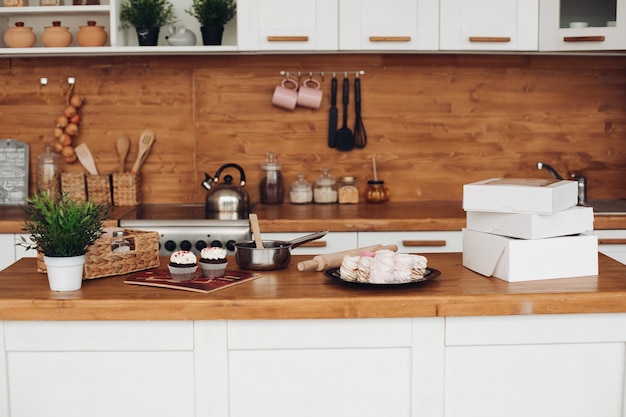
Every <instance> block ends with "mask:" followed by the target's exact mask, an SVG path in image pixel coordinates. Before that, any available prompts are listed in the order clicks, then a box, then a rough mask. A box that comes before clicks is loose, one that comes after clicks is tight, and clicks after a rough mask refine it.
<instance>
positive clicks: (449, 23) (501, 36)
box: [439, 0, 539, 51]
mask: <svg viewBox="0 0 626 417" xmlns="http://www.w3.org/2000/svg"><path fill="white" fill-rule="evenodd" d="M440 13H441V21H440V31H439V33H440V38H439V47H440V49H441V50H484V51H536V50H537V48H538V37H539V0H473V1H466V0H440Z"/></svg>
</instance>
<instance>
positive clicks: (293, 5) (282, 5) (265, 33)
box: [237, 0, 339, 51]
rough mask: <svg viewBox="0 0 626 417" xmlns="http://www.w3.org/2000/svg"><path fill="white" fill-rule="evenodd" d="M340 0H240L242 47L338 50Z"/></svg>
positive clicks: (256, 48)
mask: <svg viewBox="0 0 626 417" xmlns="http://www.w3.org/2000/svg"><path fill="white" fill-rule="evenodd" d="M337 1H338V0H239V1H238V2H237V18H238V33H237V37H238V41H239V50H242V51H320V50H328V51H332V50H337V49H338V29H337V27H338V9H339V6H338V3H337Z"/></svg>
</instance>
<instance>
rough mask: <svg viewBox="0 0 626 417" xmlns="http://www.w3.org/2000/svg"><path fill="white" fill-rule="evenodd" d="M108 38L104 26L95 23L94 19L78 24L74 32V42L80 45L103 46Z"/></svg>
mask: <svg viewBox="0 0 626 417" xmlns="http://www.w3.org/2000/svg"><path fill="white" fill-rule="evenodd" d="M108 38H109V35H108V34H107V33H106V31H105V30H104V26H100V25H97V24H96V21H95V20H88V21H87V25H85V26H80V27H79V30H78V32H76V42H78V44H79V45H80V46H104V45H105V44H106V43H107V39H108Z"/></svg>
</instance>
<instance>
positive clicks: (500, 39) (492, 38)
mask: <svg viewBox="0 0 626 417" xmlns="http://www.w3.org/2000/svg"><path fill="white" fill-rule="evenodd" d="M469 41H470V42H502V43H506V42H511V38H510V37H508V36H502V37H499V36H470V38H469Z"/></svg>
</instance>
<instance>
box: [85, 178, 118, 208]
mask: <svg viewBox="0 0 626 417" xmlns="http://www.w3.org/2000/svg"><path fill="white" fill-rule="evenodd" d="M87 195H88V196H89V199H90V200H92V201H93V202H94V203H96V204H111V202H112V196H111V176H110V175H88V176H87Z"/></svg>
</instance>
